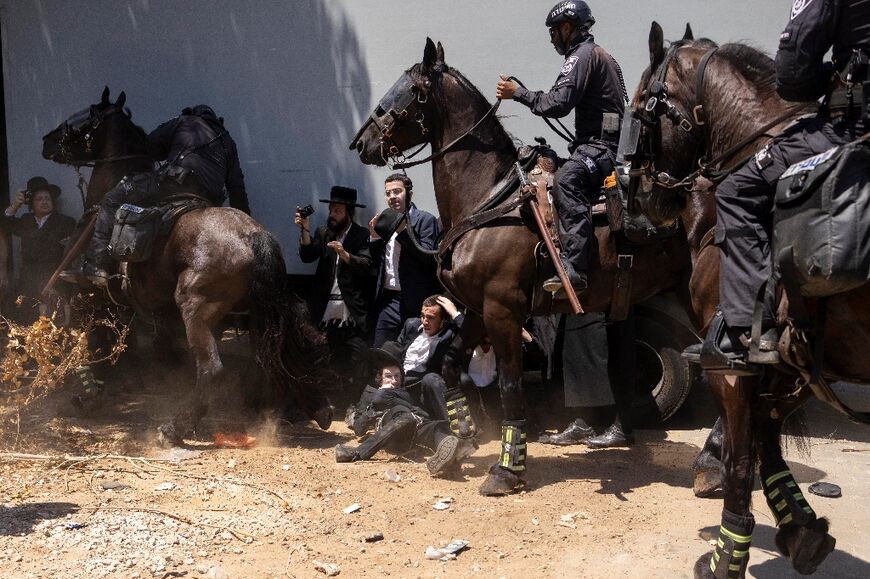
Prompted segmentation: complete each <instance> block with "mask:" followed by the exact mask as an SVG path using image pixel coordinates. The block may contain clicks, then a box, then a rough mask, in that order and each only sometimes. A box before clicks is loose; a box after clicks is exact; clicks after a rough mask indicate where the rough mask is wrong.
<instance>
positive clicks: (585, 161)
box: [496, 0, 627, 292]
mask: <svg viewBox="0 0 870 579" xmlns="http://www.w3.org/2000/svg"><path fill="white" fill-rule="evenodd" d="M593 24H595V18H593V17H592V12H591V10H590V9H589V6H588V5H587V4H586V2H583V1H582V0H567V1H563V2H559V3H558V4H556V5H555V6H554V7H553V9H552V10H550V12H549V14H548V15H547V20H546V25H547V27H548V28H549V29H550V42H551V43H552V44H553V47H554V48H555V49H556V52H558V53H559V54H561V55H563V56H564V57H565V63H564V64H563V65H562V69H561V71H560V72H559V76H558V77H556V83H555V84H554V85H553V87H552V88H551V89H550V90H549V91H548V92H544V91H529V90H526V89H525V88H523V87H521V86H518V85H517V84H516V83H515V82H513V81H511V80H508V79H507V77H505V76H502V77H501V81H499V83H498V86H497V87H496V97H498V98H499V99H511V98H512V99H513V100H515V101H517V102H520V103H522V104H524V105H526V106H527V107H529V108H530V109H531V111H532V112H533V113H534V114H536V115H539V116H543V117H551V118H561V117H564V116H566V115H568V114H569V113H570V112H571V111H572V110H573V111H574V127H575V134H574V140H573V142H572V143H571V145H570V146H569V151H570V152H571V157H570V158H569V159H568V160H567V161H565V164H564V165H562V167H561V168H560V169H559V171H558V172H557V173H556V179H555V186H554V188H553V198H554V201H555V204H556V208H557V210H558V214H559V237H560V239H561V242H562V261H563V263H564V265H565V270H566V271H567V273H568V278H569V279H570V280H571V284H572V285H573V286H574V290H575V291H576V292H581V291H583V290H585V289H586V272H587V271H588V269H589V256H590V251H591V250H592V249H593V248H594V246H593V244H594V243H595V228H594V227H593V226H592V221H591V218H590V214H589V211H590V198H594V197H595V196H597V194H598V191H599V189H600V187H601V184H602V182H603V180H604V178H605V177H606V176H607V175H609V174H610V173H611V172H612V171H613V168H614V164H615V153H616V144H617V140H618V138H617V137H618V131H619V121H620V119H621V118H622V113H623V111H624V110H625V102H626V100H627V97H626V93H625V84H624V82H623V79H622V72H621V71H620V69H619V65H618V64H617V63H616V60H614V59H613V57H612V56H610V55H609V54H608V53H607V52H606V51H605V50H604V49H603V48H601V47H600V46H598V45H597V44H595V39H594V38H593V37H592V34H590V33H589V29H590V28H591V27H592V25H593ZM561 287H562V282H561V281H560V280H559V278H558V277H556V276H554V277H552V278H550V279H548V280H547V281H545V282H544V290H545V291H550V292H554V291H557V290H559V289H560V288H561Z"/></svg>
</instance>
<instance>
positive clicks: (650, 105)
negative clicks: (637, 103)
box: [643, 97, 659, 113]
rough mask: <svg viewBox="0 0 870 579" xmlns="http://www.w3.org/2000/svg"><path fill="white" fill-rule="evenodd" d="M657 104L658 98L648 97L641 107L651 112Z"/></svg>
mask: <svg viewBox="0 0 870 579" xmlns="http://www.w3.org/2000/svg"><path fill="white" fill-rule="evenodd" d="M658 104H659V99H657V98H656V97H649V100H648V101H646V105H645V106H644V107H643V109H644V110H645V111H646V112H648V113H651V112H653V111H654V110H655V109H656V105H658Z"/></svg>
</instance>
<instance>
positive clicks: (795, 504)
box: [761, 460, 816, 527]
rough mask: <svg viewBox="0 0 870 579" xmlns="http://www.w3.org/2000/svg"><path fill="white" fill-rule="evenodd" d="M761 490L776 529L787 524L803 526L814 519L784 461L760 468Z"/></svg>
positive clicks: (810, 508) (814, 516)
mask: <svg viewBox="0 0 870 579" xmlns="http://www.w3.org/2000/svg"><path fill="white" fill-rule="evenodd" d="M761 488H762V490H763V491H764V498H765V499H767V506H769V507H770V510H771V511H772V512H773V516H774V518H775V519H776V526H777V527H781V526H783V525H789V524H792V525H799V526H804V525H808V524H809V523H811V522H813V521H814V520H815V519H816V513H815V511H813V509H812V507H810V505H809V503H808V502H807V500H806V499H805V498H804V495H803V493H802V492H801V489H800V487H798V484H797V481H795V480H794V477H793V476H792V474H791V471H790V470H789V469H788V466H787V465H786V464H785V461H783V460H779V461H777V462H776V463H774V464H773V465H770V466H769V467H768V466H763V467H762V469H761Z"/></svg>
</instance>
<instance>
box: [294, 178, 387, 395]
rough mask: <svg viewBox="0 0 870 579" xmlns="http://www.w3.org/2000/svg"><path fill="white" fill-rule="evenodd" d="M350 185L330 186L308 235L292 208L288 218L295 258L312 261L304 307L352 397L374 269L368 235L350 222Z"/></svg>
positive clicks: (352, 197) (306, 224)
mask: <svg viewBox="0 0 870 579" xmlns="http://www.w3.org/2000/svg"><path fill="white" fill-rule="evenodd" d="M356 197H357V195H356V189H351V188H349V187H339V186H336V187H333V188H332V190H331V191H330V194H329V199H321V200H320V202H321V203H328V204H329V215H328V217H327V220H326V226H322V227H318V228H317V231H315V232H314V236H313V237H312V236H311V233H310V232H311V230H310V228H309V218H308V217H307V216H303V214H302V211H301V208H299V207H297V208H296V218H295V219H294V222H295V223H296V226H297V227H299V229H300V233H301V235H300V237H299V257H300V259H302V261H303V262H304V263H311V262H313V261H317V270H316V271H315V273H314V283H313V284H312V286H311V293H310V295H309V298H308V306H309V309H310V311H311V316H312V319H313V321H314V323H316V324H319V325H320V327H321V328H323V329H324V330H325V331H326V337H327V340H328V341H329V345H330V350H331V352H332V360H333V364H334V366H335V368H336V370H337V371H338V372H339V374H340V375H342V376H343V377H344V378H345V379H346V380H347V381H348V383H347V384H345V388H346V392H347V395H348V396H349V397H350V399H351V400H352V399H355V398H356V396H357V395H358V394H359V390H360V389H361V387H362V385H361V384H354V383H356V382H359V378H360V376H359V368H360V366H361V365H362V363H363V361H364V357H365V352H366V350H367V349H368V344H367V340H366V336H367V332H368V329H369V328H368V320H367V318H368V315H369V312H370V311H371V305H372V289H373V287H374V268H373V266H372V257H371V254H370V253H369V235H368V231H366V229H365V228H364V227H361V226H359V225H357V224H356V223H354V220H353V218H354V215H355V212H356V208H357V207H365V205H361V204H359V203H357V202H356Z"/></svg>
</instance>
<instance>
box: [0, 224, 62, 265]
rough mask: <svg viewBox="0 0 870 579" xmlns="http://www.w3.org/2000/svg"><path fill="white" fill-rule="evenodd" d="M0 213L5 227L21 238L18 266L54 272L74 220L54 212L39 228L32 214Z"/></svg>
mask: <svg viewBox="0 0 870 579" xmlns="http://www.w3.org/2000/svg"><path fill="white" fill-rule="evenodd" d="M0 214H2V213H0ZM2 215H3V221H4V223H5V224H6V227H7V229H8V230H9V231H10V232H11V233H12V234H13V235H17V236H18V237H20V238H21V265H22V266H23V267H24V268H25V269H27V268H33V267H38V268H45V269H51V270H52V271H53V270H54V268H56V267H57V266H58V264H59V263H60V260H61V259H62V258H63V252H64V248H65V247H66V242H67V240H68V238H69V236H70V235H71V234H72V231H73V228H74V227H75V225H76V222H75V220H74V219H73V218H72V217H67V216H66V215H63V214H61V213H57V212H55V213H52V214H50V215H49V216H48V219H46V220H45V223H43V225H42V227H38V226H37V225H36V217H34V215H33V213H25V214H24V215H22V216H21V217H7V216H6V215H5V214H2Z"/></svg>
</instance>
